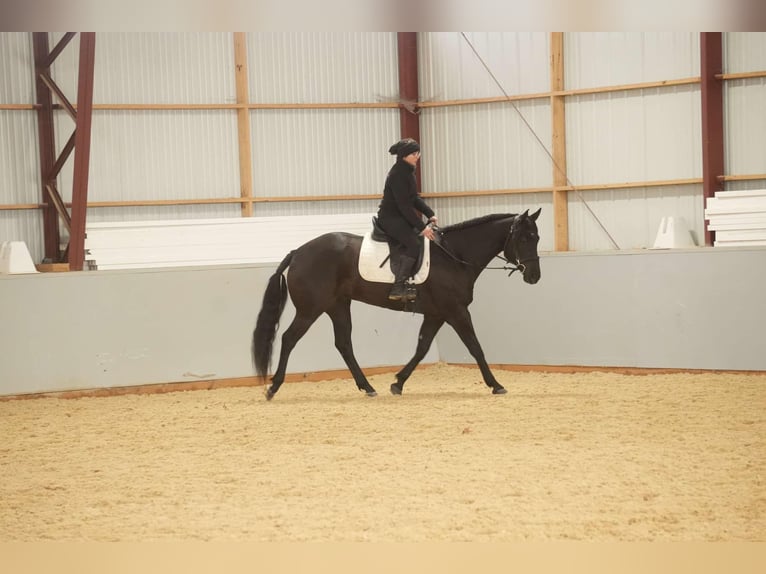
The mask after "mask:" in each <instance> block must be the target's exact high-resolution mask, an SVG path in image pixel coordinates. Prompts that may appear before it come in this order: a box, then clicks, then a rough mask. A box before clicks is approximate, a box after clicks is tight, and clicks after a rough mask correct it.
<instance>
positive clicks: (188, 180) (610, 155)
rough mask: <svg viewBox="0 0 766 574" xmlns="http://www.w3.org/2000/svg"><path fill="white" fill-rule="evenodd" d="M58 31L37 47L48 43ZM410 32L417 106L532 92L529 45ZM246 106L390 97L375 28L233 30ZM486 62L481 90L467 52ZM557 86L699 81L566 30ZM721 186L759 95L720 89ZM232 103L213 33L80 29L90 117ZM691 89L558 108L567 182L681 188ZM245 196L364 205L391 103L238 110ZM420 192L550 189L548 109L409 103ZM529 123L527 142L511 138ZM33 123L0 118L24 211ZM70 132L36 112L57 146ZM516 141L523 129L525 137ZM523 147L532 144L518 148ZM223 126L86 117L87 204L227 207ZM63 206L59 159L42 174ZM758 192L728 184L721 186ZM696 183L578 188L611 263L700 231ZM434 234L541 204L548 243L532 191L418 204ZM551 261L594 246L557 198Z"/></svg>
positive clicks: (546, 199) (190, 115) (535, 86)
mask: <svg viewBox="0 0 766 574" xmlns="http://www.w3.org/2000/svg"><path fill="white" fill-rule="evenodd" d="M60 37H61V34H52V35H51V46H53V45H55V43H56V42H57V41H58V39H59V38H60ZM466 37H467V40H468V41H466V38H463V36H462V35H461V34H460V33H455V32H452V33H421V34H419V37H418V39H419V47H418V57H419V73H420V76H419V82H420V88H419V89H420V98H421V100H422V101H423V102H425V103H426V104H427V103H430V102H443V101H448V100H458V99H472V98H488V97H502V96H503V90H505V92H506V93H507V94H509V95H510V96H519V95H532V94H539V93H544V92H547V91H548V90H549V86H550V77H549V76H550V65H549V60H550V55H551V54H550V46H549V34H548V33H518V32H507V33H500V32H497V33H470V34H466ZM246 39H247V55H248V69H249V76H248V81H249V85H248V87H249V92H250V101H251V102H252V103H254V104H271V103H273V104H291V103H296V104H343V103H363V104H369V103H376V102H395V101H396V100H397V99H398V92H399V89H398V74H397V56H396V34H395V33H251V34H247V36H246ZM78 41H79V38H78V37H75V39H74V40H73V41H72V42H71V43H70V45H69V46H68V47H67V48H66V49H65V50H64V52H63V53H62V54H61V56H60V57H59V59H58V60H57V61H56V63H55V65H54V70H53V76H54V79H55V80H56V81H57V82H58V83H59V85H60V86H61V87H62V89H63V90H64V92H65V93H66V94H67V95H68V96H69V97H70V98H71V100H72V101H75V100H76V93H77V90H76V84H77V59H78V52H79V51H78ZM469 41H470V43H472V44H473V46H474V48H475V50H476V51H477V52H478V53H479V55H480V56H481V58H482V59H484V61H485V62H486V64H487V66H488V67H489V68H490V70H491V71H492V73H493V74H494V75H495V77H496V78H497V80H498V82H499V83H500V84H501V85H502V90H501V89H500V87H498V85H497V84H496V83H495V81H494V80H493V79H492V77H491V76H490V74H489V73H488V71H487V70H486V69H485V67H484V65H483V64H482V62H481V61H480V60H479V58H478V57H477V55H476V54H475V53H474V51H473V50H472V49H471V46H469V43H468V42H469ZM724 42H725V71H726V72H728V73H736V72H750V71H759V70H764V69H766V34H764V33H727V34H724ZM31 45H32V43H31V35H30V34H24V33H1V34H0V80H2V81H1V82H0V103H3V104H8V103H13V104H31V103H33V102H34V99H35V96H34V81H33V62H32V60H33V58H32V47H31ZM564 59H565V61H564V65H565V88H566V89H588V88H598V87H606V86H615V85H622V84H632V83H637V82H650V81H662V80H673V79H684V78H693V77H697V76H699V73H700V71H699V34H698V33H672V32H668V33H567V34H565V35H564ZM725 90H726V91H725V106H726V119H725V129H726V171H727V173H734V174H754V173H765V172H766V156H764V154H763V153H762V151H761V150H762V149H763V147H764V145H763V144H764V142H763V140H764V138H766V135H764V134H766V111H764V110H765V109H766V108H764V106H763V102H764V101H766V80H765V79H764V78H751V79H739V80H729V81H727V82H725ZM234 102H236V86H235V73H234V47H233V34H231V33H99V34H98V37H97V41H96V73H95V87H94V103H95V104H143V105H151V104H232V103H234ZM700 114H701V111H700V95H699V86H698V85H697V84H690V85H685V86H674V87H663V88H647V89H643V90H623V91H612V92H608V93H601V94H581V95H569V96H567V97H566V138H567V164H568V175H569V179H570V181H571V182H572V184H574V185H575V186H576V187H577V186H587V185H602V184H603V185H609V184H614V185H615V186H617V185H618V184H620V183H624V182H633V181H635V182H643V181H650V180H659V181H665V180H674V179H686V178H699V177H701V146H700V138H701V136H700V133H701V128H700V125H701V120H700ZM249 116H250V128H251V146H252V159H253V188H254V195H255V196H256V197H259V196H260V197H291V196H299V195H301V196H306V195H317V196H325V197H327V196H335V195H342V196H345V195H368V194H378V193H380V191H381V188H382V184H383V179H384V177H385V174H386V172H387V170H388V168H389V167H390V165H391V161H392V158H391V157H390V156H389V155H388V154H387V151H386V150H387V148H388V146H389V145H390V144H391V143H392V142H393V141H395V140H396V139H397V138H398V137H399V112H398V110H397V109H396V108H377V109H373V108H354V109H251V110H250V112H249ZM420 122H421V140H422V141H421V143H422V146H423V151H424V156H423V159H422V166H421V169H422V183H423V188H424V191H425V192H426V193H443V192H471V191H482V192H491V191H493V190H495V191H498V190H508V189H536V188H539V187H549V186H550V185H551V183H552V171H553V168H552V162H551V159H550V157H549V155H548V154H549V152H550V150H551V130H552V125H551V108H550V101H549V98H539V99H522V100H519V101H516V102H513V103H511V102H507V101H506V102H499V103H473V104H468V105H460V106H435V107H427V106H426V107H422V108H421V110H420ZM527 123H528V124H529V127H528V126H527V125H526V124H527ZM36 124H37V119H36V114H35V112H33V111H31V110H0V142H2V143H1V144H0V202H1V203H6V204H7V203H36V202H38V201H39V194H40V191H39V173H38V171H39V167H38V166H39V159H38V150H37V145H38V144H37V125H36ZM73 127H74V124H73V122H72V120H71V119H70V118H69V117H68V116H67V115H66V114H65V113H64V112H61V111H59V112H57V113H56V129H57V134H56V137H57V142H58V146H59V149H60V148H61V146H62V145H63V143H64V142H65V141H66V139H67V138H68V137H69V134H70V133H71V130H72V129H73ZM530 128H531V129H530ZM538 138H539V141H538ZM238 162H239V160H238V130H237V112H236V111H235V110H233V109H229V110H200V109H196V110H189V109H187V110H96V111H94V119H93V136H92V157H91V164H90V165H91V177H90V184H89V199H90V200H91V201H121V200H136V199H147V200H154V199H174V198H175V199H194V198H232V197H239V194H240V185H239V163H238ZM59 185H60V189H61V191H62V194H63V195H64V197H65V199H68V198H69V197H70V195H71V186H72V162H71V159H70V161H69V162H68V164H67V165H66V166H65V168H64V170H63V171H62V173H61V176H60V178H59ZM754 187H763V181H758V180H756V181H750V182H729V183H727V189H747V188H754ZM701 194H702V190H701V185H696V184H693V185H663V186H656V187H640V188H635V189H629V190H628V189H611V190H610V189H607V190H599V191H587V192H582V197H583V198H584V199H585V200H586V201H588V204H589V205H590V207H591V208H592V209H593V211H594V212H595V213H596V215H597V217H598V218H599V219H600V220H601V223H602V224H603V225H604V226H605V227H606V228H607V230H608V231H609V233H610V234H613V235H614V237H615V239H616V241H617V242H618V244H619V245H620V247H621V248H632V247H646V246H650V245H651V244H652V243H653V240H654V236H655V234H656V231H657V228H658V226H659V222H660V219H661V218H662V217H663V216H665V215H674V216H683V217H684V218H685V219H687V222H688V223H689V224H690V225H691V227H692V231H693V232H694V234H695V235H696V237H697V239H698V240H699V238H700V237H701V235H702V232H703V215H702V209H703V205H702V197H701ZM429 201H430V203H431V204H432V205H433V206H434V207H435V208H436V209H437V211H438V213H439V215H440V217H441V221H442V222H443V223H451V222H455V221H460V220H463V219H467V218H469V217H474V216H477V215H482V214H485V213H488V212H499V211H508V212H517V211H520V210H523V209H527V208H529V209H536V208H537V207H543V217H542V218H541V220H540V221H539V225H540V229H541V233H542V242H541V246H540V247H541V249H543V250H547V249H552V248H553V228H552V224H553V222H552V209H551V194H550V193H525V194H511V195H502V194H497V195H476V196H472V197H463V198H431V199H430V200H429ZM376 204H377V201H376V200H363V201H338V200H334V201H311V202H268V203H256V204H255V214H256V215H284V214H292V213H296V214H311V213H317V214H322V213H338V212H342V213H349V212H372V211H374V210H375V208H376ZM239 216H240V206H239V204H236V203H232V204H208V205H192V206H153V207H120V208H91V209H90V210H89V213H88V218H89V220H91V221H100V220H101V221H104V220H115V219H170V218H178V217H183V218H187V217H239ZM0 225H1V226H0V240H5V239H22V240H24V241H26V242H27V244H28V245H29V246H30V250H31V251H32V252H33V257H34V258H35V259H36V260H39V259H40V258H41V256H42V246H41V244H42V231H41V224H40V216H39V212H37V211H20V210H13V211H7V210H5V211H4V210H0ZM569 228H570V249H576V250H583V249H610V248H611V243H610V242H609V240H608V238H607V236H606V234H605V233H604V231H603V230H602V229H601V227H600V226H599V225H598V223H597V222H596V221H595V220H594V218H593V215H591V214H590V212H589V211H588V210H587V209H585V206H584V204H583V203H582V201H581V200H580V199H579V196H578V195H577V194H574V193H570V197H569Z"/></svg>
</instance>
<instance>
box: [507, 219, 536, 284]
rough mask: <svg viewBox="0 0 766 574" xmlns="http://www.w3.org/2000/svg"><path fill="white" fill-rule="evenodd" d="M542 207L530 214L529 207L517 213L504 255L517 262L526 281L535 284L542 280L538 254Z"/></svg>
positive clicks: (512, 261)
mask: <svg viewBox="0 0 766 574" xmlns="http://www.w3.org/2000/svg"><path fill="white" fill-rule="evenodd" d="M541 210H542V208H540V209H538V210H537V211H535V212H534V213H533V214H532V215H529V210H528V209H527V210H526V211H525V212H524V213H521V214H519V215H517V216H516V217H515V218H514V219H513V223H512V224H511V230H510V232H509V233H508V239H507V240H506V242H505V247H504V248H503V255H504V256H505V258H506V259H507V260H508V261H510V262H511V263H514V264H516V265H517V266H518V267H519V269H521V272H522V273H523V275H524V281H526V282H527V283H530V284H532V285H534V284H535V283H537V282H538V281H539V280H540V257H539V256H538V255H537V243H538V242H539V241H540V236H539V235H538V234H537V224H536V223H535V221H537V218H538V217H539V216H540V211H541Z"/></svg>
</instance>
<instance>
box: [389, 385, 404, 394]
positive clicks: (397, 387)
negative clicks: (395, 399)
mask: <svg viewBox="0 0 766 574" xmlns="http://www.w3.org/2000/svg"><path fill="white" fill-rule="evenodd" d="M391 394H392V395H401V394H402V387H401V385H398V384H396V383H394V384H392V385H391Z"/></svg>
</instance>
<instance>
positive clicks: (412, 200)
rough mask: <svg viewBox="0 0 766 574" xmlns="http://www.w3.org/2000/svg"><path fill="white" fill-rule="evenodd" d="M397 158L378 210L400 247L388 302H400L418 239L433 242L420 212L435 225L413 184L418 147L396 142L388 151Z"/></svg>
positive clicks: (380, 220)
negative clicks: (421, 237) (422, 238)
mask: <svg viewBox="0 0 766 574" xmlns="http://www.w3.org/2000/svg"><path fill="white" fill-rule="evenodd" d="M388 153H390V154H391V155H395V156H396V163H395V164H394V165H393V166H392V167H391V170H390V171H389V172H388V176H387V177H386V183H385V186H384V188H383V199H382V201H381V202H380V205H379V206H378V215H377V217H378V223H379V224H380V226H381V227H382V228H383V230H384V231H385V232H386V233H387V234H388V235H390V236H391V237H392V238H394V239H395V240H396V241H397V242H398V243H399V245H400V249H401V253H402V254H401V257H400V260H399V268H398V270H397V273H396V277H395V279H394V286H393V287H392V288H391V292H390V293H389V294H388V298H389V299H391V300H393V301H399V300H401V299H403V298H404V297H405V294H406V288H405V286H404V282H405V281H406V280H407V278H408V277H410V276H411V275H412V273H413V268H414V267H415V263H416V261H417V258H418V251H419V249H420V244H419V242H418V235H422V236H424V237H427V238H428V239H429V240H431V241H433V240H434V232H433V229H431V227H430V226H427V225H426V224H425V223H423V218H422V217H421V216H420V215H419V214H418V213H417V212H420V213H422V214H423V215H425V216H426V217H427V218H428V223H436V216H435V215H434V211H433V209H431V208H430V207H428V205H426V202H425V201H423V199H422V198H421V197H420V196H419V195H418V190H417V184H416V181H415V165H416V164H417V163H418V160H419V159H420V144H418V142H416V141H415V140H414V139H411V138H405V139H402V140H399V141H398V142H396V143H395V144H394V145H392V146H391V147H390V148H389V149H388Z"/></svg>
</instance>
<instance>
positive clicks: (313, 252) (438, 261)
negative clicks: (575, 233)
mask: <svg viewBox="0 0 766 574" xmlns="http://www.w3.org/2000/svg"><path fill="white" fill-rule="evenodd" d="M539 215H540V209H538V210H537V211H536V212H535V213H533V214H532V215H529V210H527V211H525V212H524V213H522V214H520V215H517V214H493V215H486V216H484V217H479V218H476V219H471V220H469V221H464V222H462V223H458V224H455V225H450V226H448V227H444V228H442V229H441V240H440V241H439V242H436V243H437V245H438V246H439V247H440V248H435V247H434V246H433V245H432V246H431V267H430V270H429V276H428V279H427V280H426V281H425V282H424V283H422V284H421V285H419V286H418V287H417V299H416V300H415V302H414V304H413V303H408V302H407V301H390V300H389V299H388V291H389V289H390V285H388V284H385V283H372V282H369V281H365V280H364V279H362V278H361V277H360V276H359V269H358V261H359V249H360V246H361V244H362V237H360V236H358V235H352V234H350V233H326V234H324V235H321V236H319V237H317V238H315V239H312V240H311V241H308V242H307V243H305V244H303V245H302V246H300V247H299V248H298V249H295V250H293V251H291V252H290V253H288V254H287V256H286V257H285V258H284V259H283V260H282V262H281V263H280V264H279V266H278V267H277V270H276V271H275V272H274V275H272V276H271V278H270V279H269V283H268V285H267V287H266V292H265V293H264V296H263V304H262V306H261V310H260V312H259V313H258V319H257V321H256V325H255V330H254V331H253V348H252V351H253V362H254V364H255V369H256V373H257V375H258V377H260V378H261V380H264V381H265V378H266V374H267V372H268V370H269V367H270V363H271V354H272V347H273V342H274V337H275V336H276V333H277V327H278V324H279V318H280V317H281V315H282V311H283V310H284V306H285V302H286V301H287V294H288V291H289V293H290V298H291V299H292V302H293V304H294V305H295V318H294V319H293V322H292V323H291V324H290V326H289V327H288V328H287V329H286V330H285V332H284V334H283V335H282V348H281V352H280V355H279V364H278V365H277V370H276V372H275V373H274V376H273V377H272V379H271V381H272V382H271V386H270V387H269V388H268V389H267V390H266V397H267V398H268V399H271V398H272V397H273V396H274V395H275V394H276V392H277V391H278V390H279V387H280V386H281V385H282V382H283V381H284V378H285V371H286V369H287V360H288V358H289V357H290V352H291V351H292V350H293V348H294V347H295V345H296V343H297V342H298V341H299V340H300V338H301V337H303V335H304V334H305V333H306V331H308V329H309V327H311V325H312V324H313V323H314V321H316V320H317V319H318V318H319V316H320V315H321V314H322V313H327V314H328V315H329V316H330V319H332V324H333V329H334V333H335V347H336V348H337V349H338V351H340V354H341V355H342V356H343V359H344V360H345V362H346V365H348V368H349V370H350V371H351V374H352V375H353V377H354V381H355V382H356V386H357V387H358V388H359V390H361V391H364V392H365V393H367V395H368V396H375V395H376V394H377V393H376V392H375V389H373V388H372V386H370V383H369V382H368V381H367V378H366V377H365V376H364V373H362V370H361V368H359V364H358V363H357V362H356V358H355V357H354V352H353V349H352V345H351V300H352V299H353V300H356V301H362V302H364V303H369V304H370V305H377V306H378V307H386V308H388V309H394V310H400V311H402V310H405V308H406V310H408V311H410V310H412V311H414V312H416V313H421V314H422V315H423V324H422V325H421V327H420V336H419V338H418V344H417V349H416V351H415V355H414V356H413V357H412V359H411V360H410V361H409V362H408V363H407V364H406V365H405V366H404V367H403V368H402V370H401V371H399V372H398V373H397V374H396V382H395V383H393V384H392V385H391V392H392V393H393V394H395V395H400V394H401V393H402V387H403V385H404V382H405V381H406V380H407V378H408V377H409V376H410V375H411V374H412V371H413V370H415V367H416V366H417V364H418V363H419V362H420V361H421V360H422V359H423V357H424V356H425V355H426V353H427V352H428V349H429V348H430V346H431V342H432V341H433V338H434V336H435V335H436V333H437V331H438V330H439V329H440V328H441V326H442V325H443V324H444V323H445V322H446V323H448V324H449V325H451V326H452V327H453V328H454V329H455V331H456V332H457V334H458V335H459V336H460V339H461V340H462V341H463V343H464V344H465V346H466V347H467V348H468V350H469V351H470V353H471V355H472V356H473V358H474V359H476V362H477V363H478V365H479V368H480V369H481V373H482V376H483V377H484V382H485V383H486V384H487V386H489V387H490V388H491V389H492V392H493V393H494V394H503V393H505V392H506V390H505V389H504V388H503V386H502V385H501V384H500V383H498V382H497V380H496V379H495V377H494V376H493V374H492V372H491V371H490V370H489V367H488V366H487V361H486V360H485V358H484V352H483V351H482V349H481V345H480V344H479V341H478V339H477V338H476V333H475V332H474V328H473V324H472V322H471V314H470V313H469V311H468V305H470V303H471V301H472V300H473V285H474V283H475V282H476V279H477V278H478V277H479V274H480V273H481V272H482V271H483V270H484V268H485V267H486V266H487V265H488V264H489V263H490V261H492V259H493V258H494V257H499V255H498V254H499V253H500V252H502V253H503V255H504V259H505V260H506V262H507V263H510V264H512V265H515V266H516V267H511V269H515V268H518V269H520V270H521V271H522V273H523V276H524V281H526V282H527V283H530V284H535V283H537V281H538V280H539V279H540V260H539V257H538V255H537V243H538V241H539V239H540V238H539V236H538V233H537V224H536V223H535V221H536V220H537V218H538V216H539ZM288 267H289V268H290V270H289V273H288V275H287V279H285V277H284V272H285V269H287V268H288ZM505 269H506V270H507V269H509V268H508V267H505ZM512 272H513V271H511V273H512Z"/></svg>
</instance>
